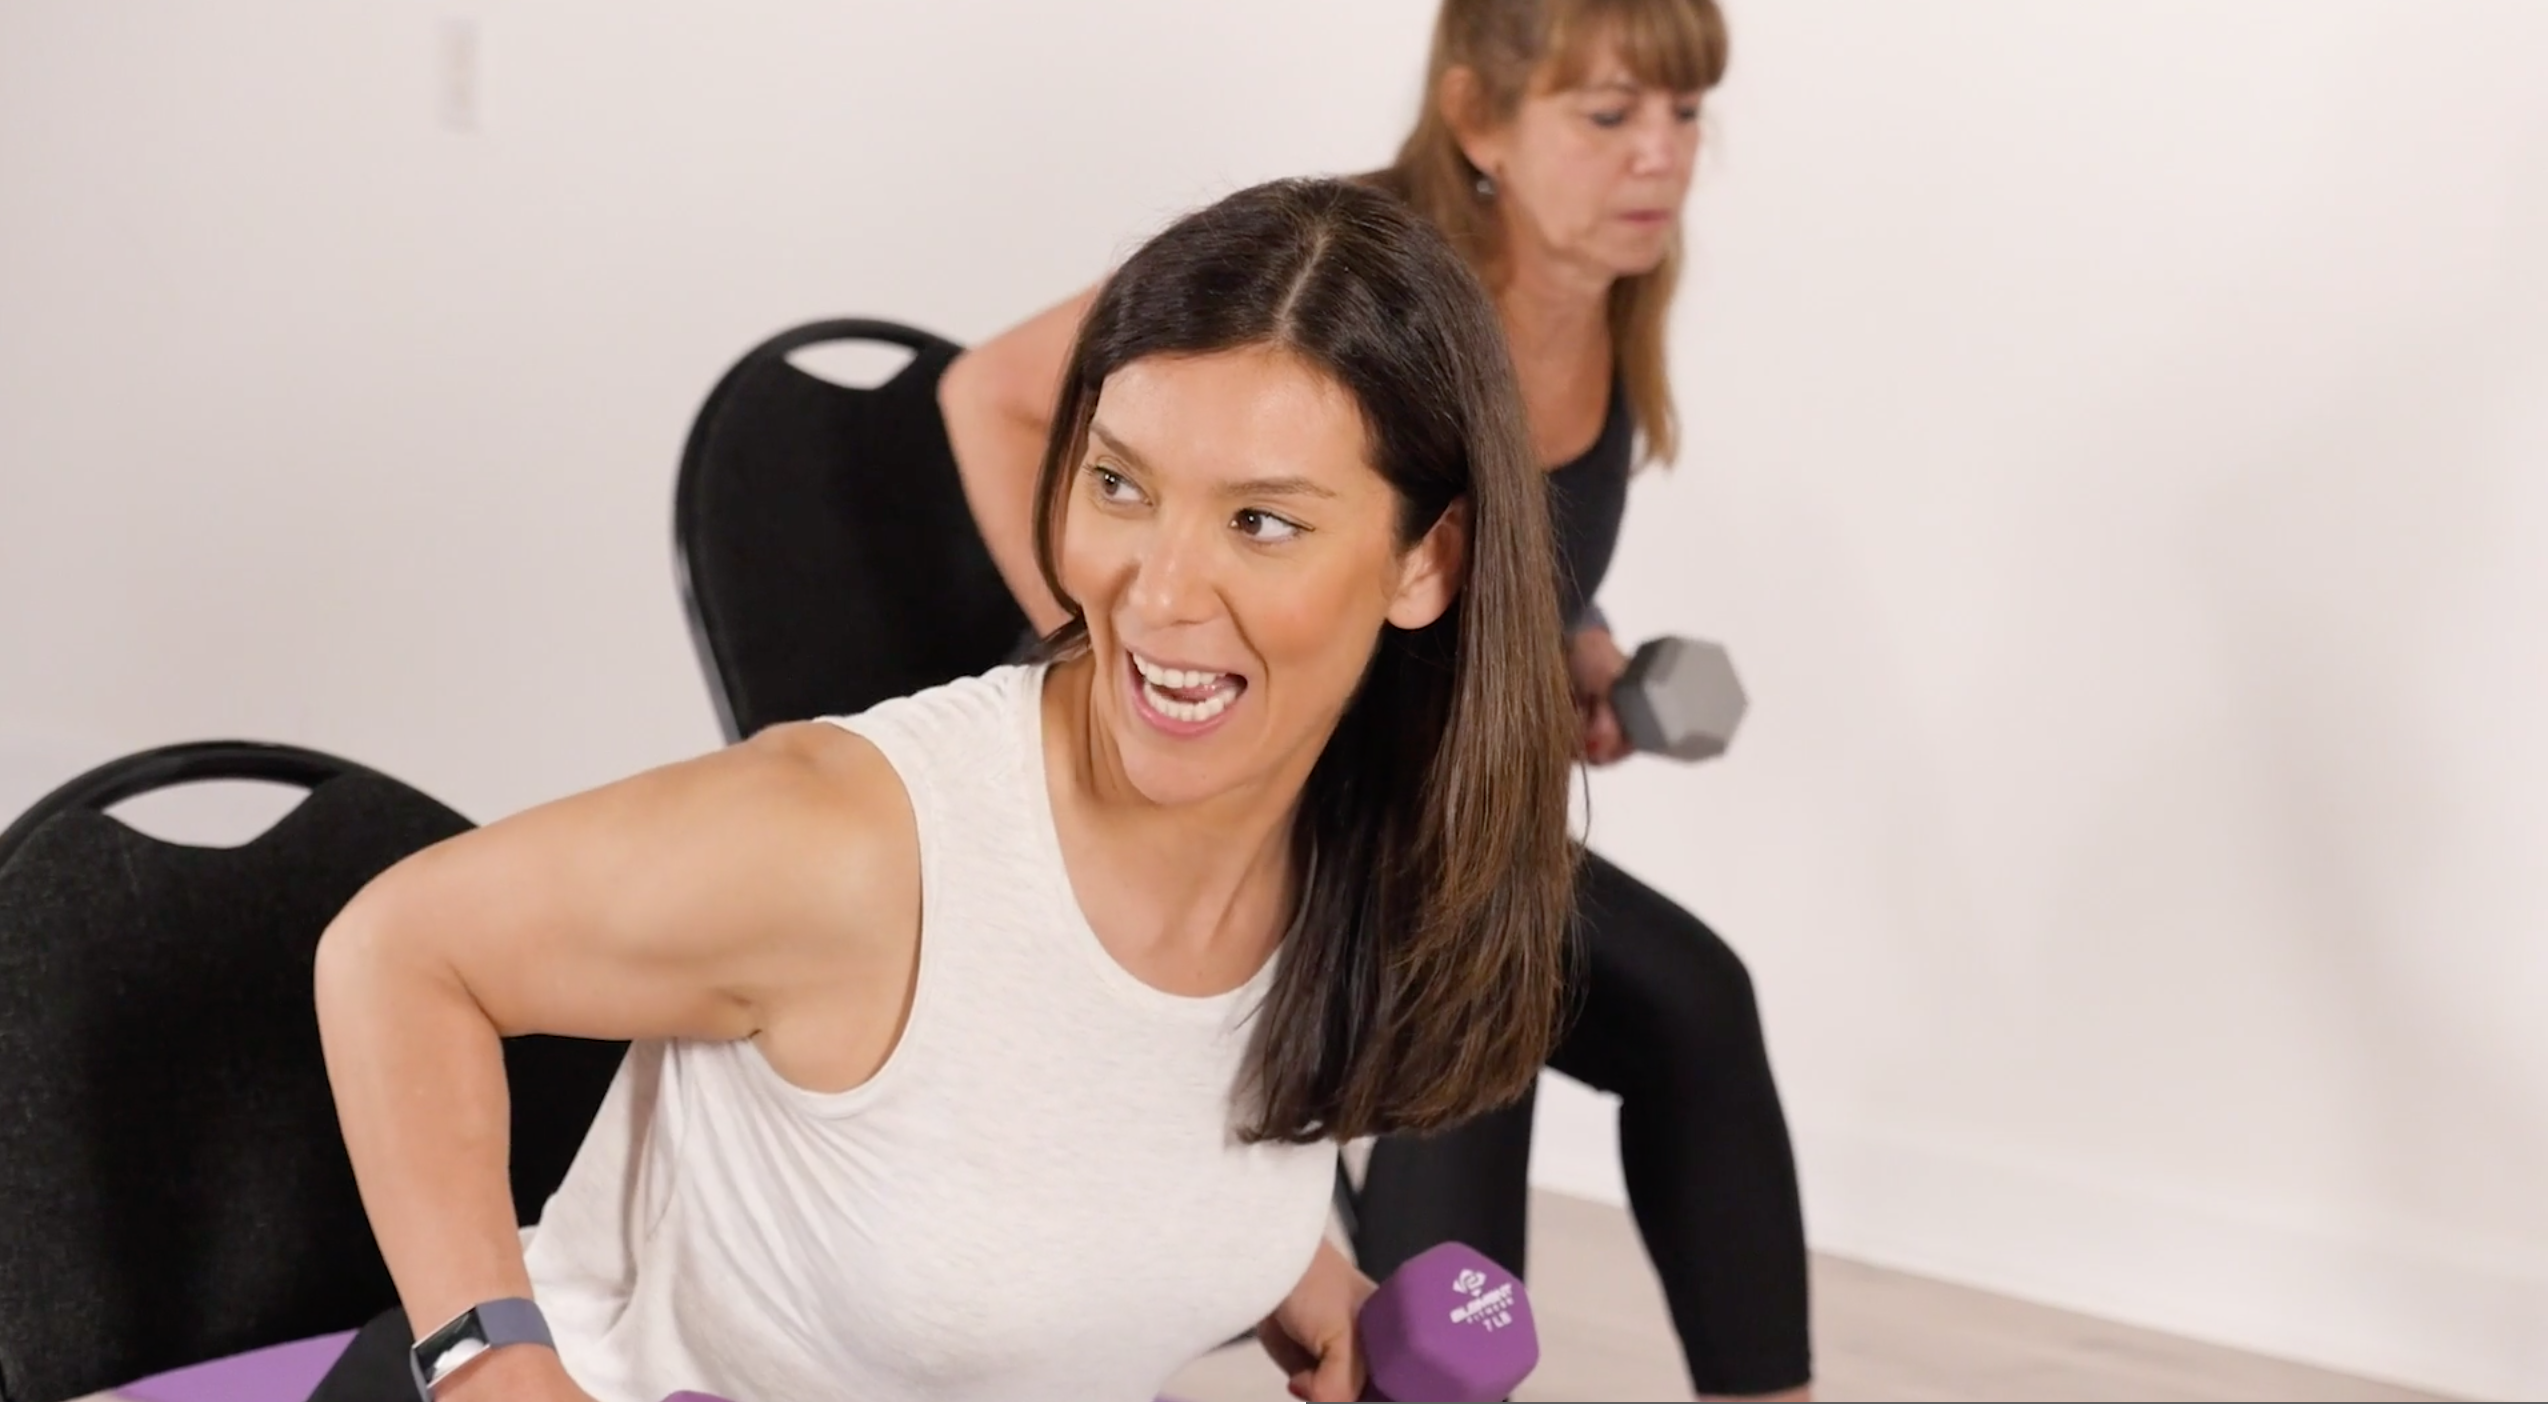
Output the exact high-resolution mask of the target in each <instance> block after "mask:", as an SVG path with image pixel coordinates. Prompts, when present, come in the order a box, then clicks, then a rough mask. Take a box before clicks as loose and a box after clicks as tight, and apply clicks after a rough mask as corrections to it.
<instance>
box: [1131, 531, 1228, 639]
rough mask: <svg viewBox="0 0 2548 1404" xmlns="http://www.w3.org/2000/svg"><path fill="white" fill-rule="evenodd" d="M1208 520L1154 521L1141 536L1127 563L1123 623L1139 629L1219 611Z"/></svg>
mask: <svg viewBox="0 0 2548 1404" xmlns="http://www.w3.org/2000/svg"><path fill="white" fill-rule="evenodd" d="M1212 526H1213V524H1212V523H1209V522H1204V521H1201V520H1198V519H1187V520H1181V521H1160V522H1159V523H1157V525H1156V526H1155V527H1154V528H1153V529H1152V530H1151V531H1150V532H1149V533H1147V534H1146V536H1145V538H1144V540H1143V542H1142V545H1141V552H1140V555H1139V557H1138V558H1137V559H1136V560H1135V561H1134V563H1133V577H1132V586H1131V588H1130V589H1128V590H1126V591H1125V592H1124V605H1125V608H1126V609H1127V610H1128V611H1129V613H1130V616H1131V617H1130V618H1129V619H1128V620H1127V621H1126V622H1128V623H1131V624H1134V625H1137V626H1139V627H1140V628H1141V629H1143V630H1144V631H1148V630H1154V629H1169V628H1174V627H1176V626H1177V625H1180V624H1198V623H1201V622H1203V621H1205V620H1207V619H1210V618H1211V617H1212V616H1213V615H1214V614H1215V613H1217V612H1218V611H1219V600H1220V592H1219V590H1218V589H1217V588H1216V587H1215V585H1214V581H1213V560H1214V558H1215V556H1216V555H1217V554H1218V551H1219V545H1220V543H1219V541H1218V539H1217V534H1216V533H1215V532H1214V531H1213V530H1212Z"/></svg>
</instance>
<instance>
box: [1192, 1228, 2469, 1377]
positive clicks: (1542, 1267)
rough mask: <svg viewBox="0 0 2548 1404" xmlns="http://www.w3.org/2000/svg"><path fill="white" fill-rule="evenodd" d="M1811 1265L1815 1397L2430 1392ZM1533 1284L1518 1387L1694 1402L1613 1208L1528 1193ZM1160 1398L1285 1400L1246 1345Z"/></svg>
mask: <svg viewBox="0 0 2548 1404" xmlns="http://www.w3.org/2000/svg"><path fill="white" fill-rule="evenodd" d="M1813 1271H1814V1286H1813V1295H1814V1352H1815V1359H1816V1366H1817V1371H1818V1373H1819V1375H1820V1379H1819V1380H1817V1381H1816V1384H1815V1390H1814V1392H1815V1395H1816V1397H1817V1398H1820V1399H1826V1400H1846V1399H1906V1400H1943V1399H1977V1400H2002V1399H2006V1400H2018V1399H2045V1400H2051V1399H2089V1400H2126V1399H2149V1400H2180V1399H2183V1400H2193V1399H2204V1400H2213V1399H2217V1400H2275V1399H2287V1400H2353V1399H2360V1400H2419V1399H2432V1398H2435V1397H2436V1396H2433V1395H2429V1394H2419V1393H2416V1392H2415V1391H2412V1390H2406V1389H2399V1388H2397V1387H2395V1386H2392V1385H2381V1384H2374V1383H2371V1382H2369V1381H2365V1380H2356V1379H2351V1378H2348V1377H2346V1376H2343V1375H2336V1374H2330V1373H2328V1372H2327V1371H2324V1370H2316V1369H2311V1368H2309V1367H2308V1366H2304V1365H2294V1364H2290V1363H2288V1362H2285V1361H2279V1360H2268V1359H2264V1358H2262V1357H2259V1356H2253V1355H2247V1354H2243V1353H2241V1352H2238V1351H2234V1350H2225V1349H2222V1348H2220V1347H2218V1346H2210V1345H2202V1344H2198V1343H2196V1342H2192V1341H2186V1340H2180V1339H2178V1338H2176V1337H2173V1336H2163V1335H2160V1334H2158V1333H2156V1332H2152V1331H2144V1330H2140V1329H2138V1328H2135V1327H2130V1326H2119V1325H2115V1324H2113V1323H2111V1322H2105V1321H2098V1320H2094V1319H2092V1318H2089V1317H2084V1316H2077V1315H2073V1314H2071V1313H2069V1312H2063V1311H2055V1310H2053V1309H2051V1308H2049V1307H2040V1306H2034V1305H2031V1304H2029V1303H2025V1302H2019V1301H2012V1300H2010V1299H2008V1298H2006V1297H1996V1296H1993V1295H1991V1294H1989V1293H1987V1292H1976V1291H1972V1290H1970V1289H1967V1288H1962V1287H1954V1286H1949V1285H1947V1284H1944V1283H1940V1282H1932V1281H1928V1280H1926V1279H1923V1278H1917V1277H1910V1276H1906V1275H1904V1274H1901V1273H1896V1272H1886V1271H1883V1270H1881V1269H1877V1268H1871V1267H1866V1266H1864V1265H1862V1264H1857V1263H1851V1262H1845V1261H1842V1260H1840V1259H1836V1258H1816V1259H1815V1261H1814V1266H1813ZM1530 1286H1531V1306H1532V1309H1533V1311H1534V1313H1535V1314H1536V1316H1537V1318H1538V1321H1539V1329H1540V1345H1541V1357H1540V1367H1539V1370H1538V1372H1537V1373H1536V1374H1534V1375H1533V1376H1532V1377H1531V1379H1530V1380H1529V1382H1528V1383H1526V1384H1525V1385H1524V1386H1523V1387H1522V1389H1521V1390H1520V1392H1519V1393H1517V1394H1516V1395H1515V1396H1514V1397H1515V1398H1517V1399H1522V1400H1561V1399H1689V1398H1691V1397H1692V1396H1691V1394H1690V1392H1689V1391H1690V1385H1689V1380H1688V1378H1687V1377H1686V1376H1685V1375H1684V1374H1683V1373H1682V1366H1681V1354H1680V1348H1679V1347H1678V1346H1677V1345H1676V1344H1675V1343H1674V1341H1673V1337H1672V1329H1671V1325H1670V1323H1669V1321H1668V1319H1667V1318H1666V1317H1665V1315H1664V1310H1663V1298H1662V1294H1661V1293H1660V1292H1659V1291H1658V1290H1657V1288H1656V1286H1655V1281H1654V1274H1653V1272H1652V1271H1651V1270H1650V1269H1649V1268H1648V1267H1647V1264H1646V1258H1645V1250H1644V1248H1643V1247H1642V1246H1640V1245H1639V1244H1638V1242H1637V1236H1636V1230H1635V1228H1634V1227H1633V1226H1632V1225H1631V1224H1630V1223H1629V1222H1628V1216H1627V1214H1626V1213H1625V1212H1624V1211H1621V1210H1618V1209H1613V1208H1611V1207H1609V1206H1607V1205H1600V1204H1592V1203H1588V1202H1586V1201H1584V1200H1580V1199H1570V1198H1567V1197H1565V1196H1563V1195H1553V1194H1539V1195H1535V1196H1534V1198H1533V1201H1532V1210H1531V1284H1530ZM1168 1393H1170V1394H1171V1395H1174V1396H1176V1397H1178V1398H1181V1399H1197V1400H1201V1399H1266V1400H1279V1399H1288V1398H1290V1397H1291V1396H1290V1395H1289V1394H1287V1393H1286V1392H1285V1391H1284V1388H1283V1380H1282V1377H1281V1376H1280V1375H1279V1374H1277V1373H1276V1372H1275V1370H1274V1367H1273V1366H1272V1365H1271V1364H1269V1363H1268V1362H1267V1361H1266V1360H1265V1357H1264V1354H1263V1352H1261V1351H1259V1350H1258V1349H1257V1348H1256V1347H1255V1346H1254V1345H1244V1346H1233V1347H1230V1348H1229V1349H1226V1350H1223V1351H1220V1352H1217V1353H1216V1354H1214V1355H1212V1356H1209V1357H1207V1358H1206V1359H1204V1360H1201V1361H1198V1362H1196V1364H1194V1365H1193V1366H1192V1367H1190V1368H1188V1369H1187V1370H1186V1371H1185V1372H1184V1373H1183V1374H1181V1375H1179V1376H1178V1377H1177V1379H1176V1381H1175V1382H1174V1383H1173V1384H1172V1385H1170V1386H1169V1389H1168Z"/></svg>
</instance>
